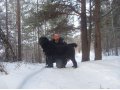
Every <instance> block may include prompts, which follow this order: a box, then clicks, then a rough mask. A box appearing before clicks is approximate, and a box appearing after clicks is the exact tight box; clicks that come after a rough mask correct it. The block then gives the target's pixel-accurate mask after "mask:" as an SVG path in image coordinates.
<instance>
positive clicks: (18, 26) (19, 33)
mask: <svg viewBox="0 0 120 90" xmlns="http://www.w3.org/2000/svg"><path fill="white" fill-rule="evenodd" d="M16 14H17V16H16V17H17V18H16V19H17V21H16V24H17V30H18V61H21V60H22V54H21V20H20V1H19V0H17V11H16Z"/></svg>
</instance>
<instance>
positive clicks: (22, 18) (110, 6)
mask: <svg viewBox="0 0 120 90" xmlns="http://www.w3.org/2000/svg"><path fill="white" fill-rule="evenodd" d="M0 3H1V7H0V28H1V31H2V32H4V35H5V39H2V35H3V33H0V35H1V38H0V40H1V42H0V44H1V45H0V49H1V50H2V49H4V51H5V52H3V54H1V58H3V59H4V61H23V60H24V61H27V62H39V63H41V62H43V60H42V59H43V53H42V49H41V48H40V46H39V44H38V39H39V37H40V36H43V35H44V36H47V37H50V36H51V35H52V34H53V33H60V34H61V35H62V36H63V37H64V38H65V39H66V41H68V42H70V41H76V40H77V39H78V41H79V43H78V46H79V45H81V47H80V48H78V49H79V50H81V53H82V61H89V60H90V51H91V46H93V47H94V53H95V60H102V54H105V55H117V56H118V55H119V47H120V43H119V42H120V39H119V38H120V36H119V33H120V32H119V31H120V24H119V23H120V13H119V11H120V7H119V5H120V1H119V0H35V1H31V0H1V1H0ZM76 23H78V25H77V26H75V24H76ZM75 33H80V35H79V37H78V36H76V37H74V39H73V38H71V36H73V35H74V34H75ZM5 40H6V41H5ZM8 42H9V45H8ZM4 43H5V44H4ZM6 45H7V46H6ZM11 46H12V47H11ZM11 53H12V54H11ZM13 57H14V58H16V59H14V60H12V59H13Z"/></svg>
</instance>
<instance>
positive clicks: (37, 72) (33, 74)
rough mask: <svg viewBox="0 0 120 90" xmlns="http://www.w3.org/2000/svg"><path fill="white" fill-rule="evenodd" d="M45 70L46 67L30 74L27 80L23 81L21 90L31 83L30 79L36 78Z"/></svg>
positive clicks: (20, 86)
mask: <svg viewBox="0 0 120 90" xmlns="http://www.w3.org/2000/svg"><path fill="white" fill-rule="evenodd" d="M44 69H45V67H42V68H41V69H40V70H37V71H35V72H32V73H31V74H29V75H28V76H26V78H25V79H24V80H23V81H22V83H21V84H20V85H19V87H18V88H19V89H22V88H23V87H24V85H25V84H26V83H27V82H29V81H30V79H31V78H32V77H34V76H35V75H37V74H39V73H41V72H42V71H43V70H44Z"/></svg>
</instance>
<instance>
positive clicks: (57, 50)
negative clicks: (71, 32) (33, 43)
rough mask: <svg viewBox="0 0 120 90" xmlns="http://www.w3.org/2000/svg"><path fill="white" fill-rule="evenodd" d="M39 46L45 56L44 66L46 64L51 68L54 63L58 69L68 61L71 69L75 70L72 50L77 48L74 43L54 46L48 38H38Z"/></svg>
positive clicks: (75, 64)
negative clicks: (70, 63)
mask: <svg viewBox="0 0 120 90" xmlns="http://www.w3.org/2000/svg"><path fill="white" fill-rule="evenodd" d="M39 44H40V45H41V47H42V48H43V52H44V53H45V55H46V64H48V66H50V67H53V63H54V62H56V65H57V67H58V68H63V67H65V66H66V64H67V61H68V60H69V59H70V60H72V62H73V67H74V68H77V62H76V60H75V49H74V47H77V44H76V43H71V44H66V45H55V44H53V43H52V42H51V41H49V40H48V38H46V37H40V38H39Z"/></svg>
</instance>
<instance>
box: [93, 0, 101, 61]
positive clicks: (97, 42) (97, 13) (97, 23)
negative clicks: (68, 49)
mask: <svg viewBox="0 0 120 90" xmlns="http://www.w3.org/2000/svg"><path fill="white" fill-rule="evenodd" d="M94 17H95V44H94V48H95V60H101V59H102V48H101V32H100V0H95V16H94Z"/></svg>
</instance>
